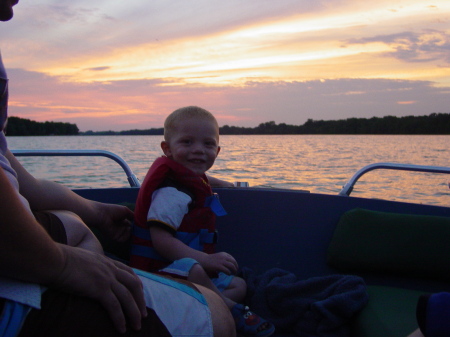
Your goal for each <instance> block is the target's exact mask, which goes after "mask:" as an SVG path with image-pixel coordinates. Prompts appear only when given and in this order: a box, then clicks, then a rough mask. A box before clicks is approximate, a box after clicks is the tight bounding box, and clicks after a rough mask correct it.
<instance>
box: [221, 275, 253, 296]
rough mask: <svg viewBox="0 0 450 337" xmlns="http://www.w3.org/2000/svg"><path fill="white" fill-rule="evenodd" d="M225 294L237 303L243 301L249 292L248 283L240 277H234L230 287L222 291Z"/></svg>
mask: <svg viewBox="0 0 450 337" xmlns="http://www.w3.org/2000/svg"><path fill="white" fill-rule="evenodd" d="M222 294H223V296H225V297H227V298H229V299H231V300H232V301H234V302H236V303H242V302H243V301H244V299H245V294H247V283H246V282H245V280H244V279H242V278H240V277H237V276H235V277H233V279H232V280H231V282H230V285H229V286H228V288H226V289H225V290H224V291H222Z"/></svg>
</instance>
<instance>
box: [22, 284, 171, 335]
mask: <svg viewBox="0 0 450 337" xmlns="http://www.w3.org/2000/svg"><path fill="white" fill-rule="evenodd" d="M147 312H148V316H147V317H146V318H145V319H144V320H143V321H142V329H141V330H139V331H134V330H131V328H129V329H128V330H127V332H126V333H125V334H121V333H119V332H118V331H117V330H116V329H115V328H114V325H113V323H112V321H111V319H110V318H109V316H108V314H107V312H106V310H105V309H104V308H103V307H102V306H101V305H100V303H98V302H96V301H94V300H91V299H89V298H85V297H80V296H76V295H73V294H68V293H64V292H60V291H57V290H52V289H50V290H47V291H46V292H45V293H44V294H43V296H42V302H41V309H40V310H37V309H32V310H31V311H30V313H29V314H28V316H27V319H26V320H25V322H24V325H23V327H22V330H21V332H20V333H19V335H18V337H40V336H46V337H60V336H65V337H79V336H83V337H103V336H105V337H106V336H108V337H114V336H117V337H119V336H125V337H128V336H133V337H134V336H136V337H144V336H145V337H148V336H155V337H159V336H161V337H166V336H170V334H169V332H168V331H167V329H166V327H165V326H164V324H163V323H162V322H161V320H160V319H159V318H158V316H157V315H156V314H155V312H154V311H153V310H152V309H147Z"/></svg>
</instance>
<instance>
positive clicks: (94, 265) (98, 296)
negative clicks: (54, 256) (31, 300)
mask: <svg viewBox="0 0 450 337" xmlns="http://www.w3.org/2000/svg"><path fill="white" fill-rule="evenodd" d="M59 246H60V249H61V250H62V252H63V255H64V258H65V264H64V268H63V269H62V271H61V273H60V274H59V275H58V277H57V278H56V280H54V281H53V282H52V283H51V284H50V285H49V286H50V287H55V288H58V289H60V290H63V291H67V292H70V293H74V294H76V295H80V296H86V297H89V298H92V299H94V300H97V301H99V302H100V303H101V304H102V306H103V307H104V308H105V310H106V311H107V312H108V314H109V316H110V318H111V320H112V322H113V324H114V326H115V327H116V329H117V330H118V331H119V332H121V333H124V332H125V331H126V324H127V321H128V322H129V324H130V326H131V327H132V328H133V329H135V330H139V329H140V328H141V319H142V317H145V316H146V315H147V309H146V307H145V300H144V293H143V289H142V283H141V281H140V279H139V278H138V277H137V276H136V274H135V273H134V272H133V270H132V269H131V268H129V267H128V266H126V265H124V264H122V263H120V262H117V261H114V260H112V259H109V258H107V257H105V256H103V255H100V254H96V253H92V252H89V251H87V250H84V249H81V248H76V247H69V246H65V245H59Z"/></svg>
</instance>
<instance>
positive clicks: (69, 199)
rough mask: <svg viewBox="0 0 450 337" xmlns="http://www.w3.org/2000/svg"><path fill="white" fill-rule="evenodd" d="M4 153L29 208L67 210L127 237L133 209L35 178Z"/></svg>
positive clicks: (90, 223)
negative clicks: (91, 198)
mask: <svg viewBox="0 0 450 337" xmlns="http://www.w3.org/2000/svg"><path fill="white" fill-rule="evenodd" d="M6 157H7V158H8V160H9V161H10V163H11V166H12V167H13V168H14V170H15V171H16V173H17V176H18V181H19V188H20V194H22V195H23V196H24V197H25V198H26V199H27V200H28V202H29V203H30V207H31V208H32V209H33V210H37V211H39V210H67V211H72V212H74V213H75V214H77V215H78V216H79V217H80V218H81V219H82V220H83V221H84V223H86V224H87V225H88V226H92V227H97V228H99V229H101V230H103V231H104V232H105V233H106V234H107V235H109V236H110V237H112V238H113V239H116V240H118V241H124V240H126V239H128V238H129V235H130V228H131V223H130V221H131V220H132V219H133V212H132V211H131V210H130V209H128V208H127V207H125V206H121V205H114V204H105V203H100V202H96V201H93V200H88V199H85V198H83V197H81V196H79V195H78V194H76V193H74V192H73V191H72V190H70V189H69V188H67V187H65V186H63V185H61V184H58V183H55V182H52V181H48V180H44V179H36V178H35V177H34V176H33V175H31V174H30V173H29V172H28V171H27V170H26V169H25V168H24V167H23V166H22V164H21V163H20V162H19V161H18V160H17V159H16V157H14V155H13V154H12V153H11V152H10V151H9V150H8V151H7V153H6Z"/></svg>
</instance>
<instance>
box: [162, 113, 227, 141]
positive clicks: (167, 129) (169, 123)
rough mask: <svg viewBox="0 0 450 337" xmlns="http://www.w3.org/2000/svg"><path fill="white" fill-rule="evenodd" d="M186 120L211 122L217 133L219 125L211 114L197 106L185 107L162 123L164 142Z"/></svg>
mask: <svg viewBox="0 0 450 337" xmlns="http://www.w3.org/2000/svg"><path fill="white" fill-rule="evenodd" d="M188 118H202V119H204V120H208V121H211V122H212V123H213V124H214V126H215V127H216V128H217V132H219V124H218V123H217V120H216V118H215V117H214V116H213V114H212V113H211V112H209V111H208V110H205V109H203V108H200V107H198V106H186V107H183V108H179V109H177V110H175V111H174V112H172V113H171V114H170V115H169V116H167V118H166V120H165V121H164V140H165V141H166V142H168V141H169V140H170V138H171V137H172V135H173V133H175V132H176V129H177V125H178V123H180V122H181V121H182V120H184V119H188Z"/></svg>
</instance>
